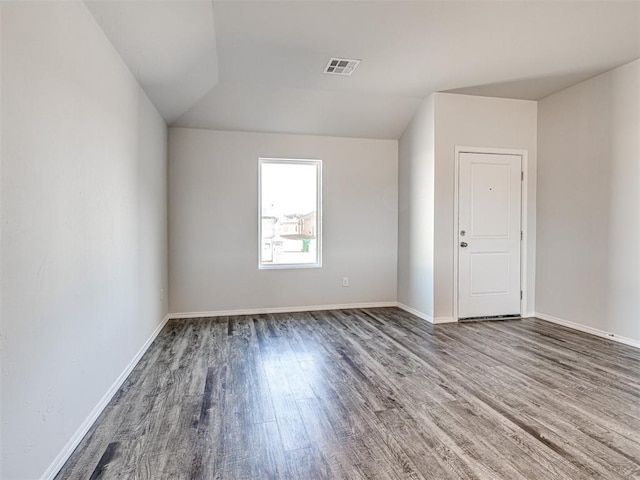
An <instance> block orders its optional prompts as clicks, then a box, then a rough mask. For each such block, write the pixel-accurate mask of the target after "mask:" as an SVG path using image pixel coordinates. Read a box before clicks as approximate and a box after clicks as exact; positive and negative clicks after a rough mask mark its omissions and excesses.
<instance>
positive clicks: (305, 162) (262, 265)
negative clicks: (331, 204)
mask: <svg viewBox="0 0 640 480" xmlns="http://www.w3.org/2000/svg"><path fill="white" fill-rule="evenodd" d="M268 163H272V164H290V165H314V166H315V167H316V221H317V230H316V237H317V238H316V242H317V245H316V261H315V262H313V263H279V264H269V263H262V165H264V164H268ZM321 267H322V160H312V159H293V158H259V159H258V269H260V270H282V269H298V268H321Z"/></svg>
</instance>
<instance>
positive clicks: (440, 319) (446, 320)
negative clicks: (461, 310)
mask: <svg viewBox="0 0 640 480" xmlns="http://www.w3.org/2000/svg"><path fill="white" fill-rule="evenodd" d="M433 323H435V324H436V325H438V324H440V323H458V321H457V320H456V319H455V318H453V317H436V318H434V319H433Z"/></svg>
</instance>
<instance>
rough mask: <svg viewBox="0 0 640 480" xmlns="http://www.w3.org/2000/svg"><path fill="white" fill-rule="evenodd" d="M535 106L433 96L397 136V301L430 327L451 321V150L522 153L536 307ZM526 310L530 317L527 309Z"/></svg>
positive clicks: (531, 294)
mask: <svg viewBox="0 0 640 480" xmlns="http://www.w3.org/2000/svg"><path fill="white" fill-rule="evenodd" d="M536 115H537V105H536V102H532V101H526V100H511V99H503V98H489V97H476V96H469V95H456V94H449V93H434V94H433V95H432V96H431V97H429V98H428V99H427V100H426V101H425V102H424V103H423V104H422V105H421V107H420V109H419V110H418V112H417V114H416V116H415V117H414V118H413V120H412V121H411V123H410V125H409V127H408V128H407V130H406V132H405V134H404V135H403V136H402V138H401V139H400V155H399V161H400V177H399V178H400V204H399V210H400V214H399V231H398V239H399V243H398V246H399V252H398V302H399V303H401V304H403V305H405V306H407V307H410V308H411V309H413V310H416V311H418V312H420V313H423V314H424V315H425V316H426V317H431V319H433V320H434V321H435V322H443V321H450V320H452V319H453V316H454V288H455V286H454V254H455V252H456V250H455V238H454V231H453V227H454V220H455V219H454V186H455V182H456V178H455V161H456V159H455V148H456V147H458V146H460V147H487V148H499V149H518V150H527V152H528V160H529V162H528V172H527V177H528V185H529V190H528V197H527V199H528V211H527V221H528V232H529V235H528V237H529V242H528V246H527V255H528V263H527V267H528V275H527V280H528V285H529V287H528V288H527V289H526V292H525V295H526V296H527V304H528V308H529V309H530V311H531V312H530V313H532V312H533V305H534V302H535V288H534V281H535V249H536V246H535V236H536V218H535V211H536V210H535V208H536V189H535V185H536V141H537V139H536V128H537V126H536ZM528 313H529V312H528Z"/></svg>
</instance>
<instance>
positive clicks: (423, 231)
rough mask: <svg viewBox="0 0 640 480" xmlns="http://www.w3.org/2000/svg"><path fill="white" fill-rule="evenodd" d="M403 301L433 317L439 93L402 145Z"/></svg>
mask: <svg viewBox="0 0 640 480" xmlns="http://www.w3.org/2000/svg"><path fill="white" fill-rule="evenodd" d="M398 157H399V158H398V161H399V166H398V183H399V191H398V194H399V202H398V302H399V303H401V304H402V305H403V306H406V307H410V308H412V309H413V310H417V311H418V312H420V313H422V314H424V315H426V316H428V317H431V318H433V292H434V285H433V280H434V279H433V261H434V256H433V254H434V250H433V248H434V245H433V241H434V213H435V210H434V209H435V204H434V200H435V199H434V187H435V185H434V175H435V166H434V161H435V118H434V96H433V95H431V96H430V97H429V98H427V99H426V100H425V101H424V102H423V103H422V104H421V105H420V107H419V109H418V111H417V112H416V115H415V116H414V118H413V120H412V121H411V123H410V125H409V127H408V128H407V130H406V131H405V132H404V134H403V135H402V138H400V142H399V145H398Z"/></svg>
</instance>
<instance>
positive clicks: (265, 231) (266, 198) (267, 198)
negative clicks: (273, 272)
mask: <svg viewBox="0 0 640 480" xmlns="http://www.w3.org/2000/svg"><path fill="white" fill-rule="evenodd" d="M258 183H259V188H260V191H259V193H258V202H259V207H258V208H259V210H258V211H259V212H260V219H259V224H258V235H259V239H260V247H259V253H258V255H259V268H305V267H306V268H309V267H321V266H322V248H321V239H322V201H321V198H322V161H321V160H284V159H273V158H261V159H260V160H259V180H258Z"/></svg>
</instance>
